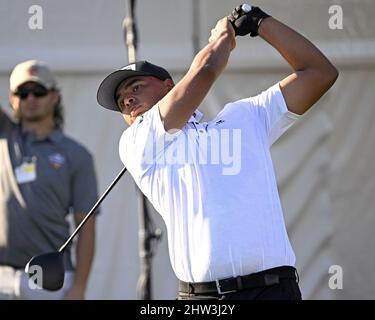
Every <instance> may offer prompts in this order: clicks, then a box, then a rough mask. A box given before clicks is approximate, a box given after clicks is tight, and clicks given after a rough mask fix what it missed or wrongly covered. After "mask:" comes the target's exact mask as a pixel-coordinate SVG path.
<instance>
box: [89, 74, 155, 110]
mask: <svg viewBox="0 0 375 320" xmlns="http://www.w3.org/2000/svg"><path fill="white" fill-rule="evenodd" d="M135 76H153V75H152V74H150V73H147V72H142V71H134V70H117V71H115V72H112V73H111V74H110V75H108V76H107V77H106V78H105V79H104V80H103V81H102V83H101V84H100V86H99V89H98V92H97V95H96V99H97V100H98V103H99V104H100V105H101V106H102V107H104V108H106V109H109V110H113V111H120V109H119V107H118V106H117V102H116V99H115V90H116V89H117V87H118V86H119V85H120V83H121V82H123V81H124V80H126V79H128V78H130V77H135Z"/></svg>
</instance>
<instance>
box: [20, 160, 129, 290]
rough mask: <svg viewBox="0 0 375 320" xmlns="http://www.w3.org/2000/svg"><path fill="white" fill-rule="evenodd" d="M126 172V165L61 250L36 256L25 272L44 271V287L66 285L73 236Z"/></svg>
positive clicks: (33, 273) (57, 287) (54, 288)
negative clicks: (66, 253)
mask: <svg viewBox="0 0 375 320" xmlns="http://www.w3.org/2000/svg"><path fill="white" fill-rule="evenodd" d="M125 172H126V167H124V168H123V169H122V170H121V171H120V173H119V174H118V175H117V177H116V178H115V179H114V180H113V182H112V183H111V185H110V186H109V187H108V188H107V190H106V191H105V192H104V193H103V195H102V196H101V197H100V198H99V200H98V201H97V202H96V203H95V205H94V206H93V207H92V209H91V210H90V212H89V213H88V214H87V215H86V216H85V218H84V219H83V220H82V221H81V223H80V224H79V225H78V227H77V228H76V229H75V230H74V232H73V233H72V235H71V236H70V237H69V239H68V240H66V242H65V243H64V244H63V245H62V246H61V248H60V249H59V251H57V252H50V253H45V254H42V255H39V256H34V257H32V258H31V259H30V261H29V262H28V263H27V265H26V267H25V272H26V273H28V275H29V277H30V278H31V277H32V276H34V275H35V274H36V273H38V272H40V271H42V274H41V275H42V277H41V279H42V281H41V284H42V288H43V289H45V290H50V291H56V290H59V289H61V288H62V286H63V285H64V274H65V267H64V259H63V253H64V250H65V249H66V247H67V246H68V245H69V243H70V242H71V241H72V240H73V238H74V237H75V236H76V235H77V233H78V232H79V230H80V229H81V228H82V226H83V225H84V224H85V222H86V221H87V219H89V218H90V216H91V215H92V214H93V213H94V212H95V211H96V209H97V208H98V206H99V205H100V204H101V203H102V201H103V200H104V198H105V197H106V196H107V195H108V193H109V192H110V191H111V190H112V188H113V187H114V186H115V184H116V183H117V182H118V181H119V180H120V178H121V177H122V175H123V174H124V173H125ZM35 280H36V279H35ZM36 284H37V285H38V284H39V283H36Z"/></svg>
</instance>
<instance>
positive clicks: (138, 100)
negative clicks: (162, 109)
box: [116, 76, 169, 125]
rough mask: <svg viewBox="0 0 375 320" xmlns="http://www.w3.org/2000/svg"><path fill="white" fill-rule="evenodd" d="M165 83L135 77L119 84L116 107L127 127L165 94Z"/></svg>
mask: <svg viewBox="0 0 375 320" xmlns="http://www.w3.org/2000/svg"><path fill="white" fill-rule="evenodd" d="M166 81H167V80H165V81H162V80H160V79H158V78H155V77H150V76H137V77H132V78H129V79H126V80H125V81H124V82H122V83H121V84H120V86H119V88H118V89H117V92H116V99H117V105H118V106H119V108H120V110H121V113H122V114H123V117H124V119H125V121H126V122H127V123H128V124H129V125H131V124H132V123H133V122H134V121H135V119H136V118H137V117H138V116H140V115H141V114H143V113H145V112H146V111H148V110H149V109H150V108H152V107H153V106H154V105H155V104H156V103H157V102H158V101H159V100H160V99H162V98H163V97H164V96H165V95H166V94H167V92H168V91H169V86H168V85H167V83H166Z"/></svg>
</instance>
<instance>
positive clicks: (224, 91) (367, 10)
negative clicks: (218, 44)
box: [0, 0, 375, 299]
mask: <svg viewBox="0 0 375 320" xmlns="http://www.w3.org/2000/svg"><path fill="white" fill-rule="evenodd" d="M109 3H110V4H109ZM33 4H35V1H31V0H22V1H11V0H3V1H1V2H0V28H1V30H3V32H1V34H0V43H1V48H0V61H1V64H0V103H1V104H2V106H3V107H5V108H7V105H8V102H7V96H8V76H9V73H10V71H11V69H12V68H13V66H14V65H15V64H17V63H18V62H20V61H22V60H27V59H30V58H37V59H41V60H45V61H46V62H48V63H49V64H50V65H51V66H52V67H53V69H54V70H56V72H57V76H58V80H59V83H60V87H61V88H62V93H63V97H64V104H65V111H66V123H67V125H66V132H67V133H68V134H70V135H71V136H73V137H75V138H77V139H79V140H80V141H81V142H83V143H84V144H85V145H86V146H87V147H88V148H89V150H90V151H91V152H92V153H93V154H94V156H95V164H96V168H97V171H98V180H99V184H100V185H99V190H100V193H102V192H103V191H104V190H105V189H106V187H107V186H108V185H109V184H110V182H111V181H112V179H113V178H114V177H115V175H116V174H117V172H119V171H120V169H121V167H122V165H121V163H120V160H119V157H118V149H117V148H118V140H119V138H120V135H121V132H122V131H123V130H124V128H125V124H124V123H123V121H122V119H121V117H120V116H119V115H118V114H116V113H114V112H109V111H107V110H104V109H102V108H100V107H99V106H98V105H97V103H96V98H95V95H96V89H97V87H98V85H99V83H100V81H101V80H102V79H103V78H104V76H105V75H106V74H108V73H109V72H110V71H112V70H113V69H115V68H117V67H118V66H120V65H124V64H125V63H126V61H127V54H126V47H125V45H124V43H123V34H122V28H121V25H122V20H123V17H124V15H125V1H122V0H112V1H110V2H109V1H100V0H80V1H73V0H66V1H63V2H62V1H57V0H53V1H52V0H49V1H47V0H41V1H38V4H39V5H40V6H41V7H42V8H43V14H44V16H43V18H44V23H43V29H42V30H30V29H29V27H28V20H29V18H30V16H31V14H29V13H28V9H29V7H30V6H31V5H33ZM237 4H238V2H237V1H233V0H230V1H224V0H220V1H219V0H189V1H186V0H159V1H150V0H148V1H147V0H144V1H142V0H139V1H138V6H137V18H138V27H139V37H140V46H139V54H138V57H139V58H144V59H149V60H151V61H153V62H155V63H158V64H162V65H164V66H166V67H167V68H169V69H170V70H171V71H172V73H173V76H174V78H175V80H178V79H179V78H180V77H181V75H182V74H183V73H184V72H185V71H186V70H187V68H188V67H189V65H190V62H191V60H192V58H193V56H194V52H195V51H196V50H197V49H198V48H201V47H202V46H203V45H204V44H205V43H206V41H207V39H208V36H209V31H210V29H211V28H212V27H213V26H214V25H215V23H216V20H217V19H218V18H219V17H221V16H224V15H226V14H228V13H229V11H230V10H231V9H232V8H233V7H234V6H236V5H237ZM335 4H339V5H341V7H342V9H343V14H344V15H343V29H342V30H340V29H339V30H331V29H330V28H329V26H328V20H329V18H330V14H329V12H328V10H329V7H330V6H331V5H335ZM257 5H259V6H261V7H262V8H263V9H264V10H265V11H267V12H269V13H270V14H271V15H273V16H275V17H276V18H279V19H280V20H281V21H283V22H285V23H286V24H288V25H290V26H292V27H294V28H296V29H297V30H298V31H300V32H301V33H302V34H304V35H305V36H307V37H308V38H309V39H311V40H312V41H313V42H314V43H315V44H316V45H317V46H318V47H319V48H320V49H321V50H323V51H324V52H325V53H326V54H327V55H328V56H329V57H330V58H331V59H332V61H333V62H334V63H335V65H336V66H337V67H338V68H339V70H340V77H339V79H338V81H337V82H336V84H335V85H334V87H333V88H332V89H331V90H330V91H329V93H328V94H327V95H325V96H324V97H323V99H321V100H320V102H319V103H317V104H316V105H315V107H314V108H313V109H312V110H311V111H310V112H308V113H307V114H306V115H305V116H304V117H303V118H302V119H301V120H300V121H299V123H298V124H296V126H295V127H293V128H292V129H291V130H290V131H289V132H288V133H287V134H286V135H284V136H283V138H282V139H280V141H278V142H277V143H276V145H274V146H273V149H272V153H273V159H274V164H275V167H276V173H277V178H278V184H279V190H280V194H281V200H282V204H283V208H284V212H285V218H286V221H287V226H288V232H289V235H290V238H291V241H292V245H293V247H294V249H295V251H296V256H297V266H298V268H299V270H300V276H301V287H302V293H303V296H304V298H311V299H326V298H327V299H335V298H347V299H374V298H375V278H374V277H373V270H374V268H375V259H374V253H373V249H372V248H373V247H374V246H375V237H374V236H373V231H372V230H373V229H374V226H375V214H374V207H375V197H374V196H373V195H374V194H375V179H374V178H375V176H374V175H375V170H374V169H375V168H374V164H375V161H373V157H374V153H375V151H374V150H375V148H374V143H375V142H374V141H375V129H374V126H373V124H372V122H373V121H374V119H375V108H374V100H375V97H374V90H373V84H374V83H375V31H374V30H375V20H374V19H373V17H374V14H375V3H374V2H373V1H372V0H361V1H354V0H342V1H334V0H332V1H326V0H318V1H316V0H314V1H313V0H303V1H299V0H298V1H297V0H288V1H276V0H269V1H260V0H259V1H257ZM289 72H290V70H289V67H288V66H287V64H286V63H285V62H284V61H283V60H282V58H280V57H279V55H278V54H277V53H276V52H275V50H274V49H272V48H271V47H270V46H268V45H266V44H265V43H264V42H263V41H262V40H261V39H249V38H248V37H245V38H241V39H239V41H238V43H237V48H236V49H235V52H234V53H233V54H232V56H231V59H230V62H229V65H228V67H227V69H226V72H225V74H223V76H222V77H221V78H220V79H219V80H218V81H217V83H216V84H215V86H214V88H213V90H212V91H211V93H210V95H209V96H208V97H207V98H206V99H205V101H204V104H203V106H202V111H204V114H205V118H206V119H209V118H210V117H212V116H213V115H215V114H216V113H217V112H218V111H219V110H217V109H216V108H217V106H219V105H222V104H223V102H226V101H229V100H232V99H237V98H243V97H244V96H248V95H251V94H256V93H258V92H260V91H262V90H263V89H265V88H266V87H268V86H269V85H271V84H273V83H275V82H276V81H278V80H280V79H281V78H282V77H284V76H286V75H287V74H288V73H289ZM8 111H9V109H8ZM134 190H135V187H134V184H133V183H132V181H131V178H130V176H129V175H125V176H124V177H123V179H122V180H121V181H120V182H119V184H118V185H117V186H116V187H115V189H114V190H113V191H112V193H111V194H110V195H109V196H108V198H107V199H106V200H105V202H104V203H103V206H102V214H101V216H100V217H99V218H98V224H97V231H98V232H97V234H98V237H97V251H96V258H95V262H94V266H93V270H92V274H91V277H90V283H89V288H88V293H87V297H88V298H90V299H135V298H136V282H137V277H138V274H139V260H138V240H137V239H138V234H137V228H138V217H137V203H136V194H135V191H134ZM153 217H154V219H155V222H156V224H157V225H159V226H160V227H161V228H164V226H163V223H162V221H161V219H160V218H159V216H157V215H153ZM331 265H340V266H341V267H342V269H343V275H344V277H343V289H342V290H331V289H329V287H328V280H329V276H330V275H329V274H328V269H329V267H330V266H331ZM153 287H154V288H153V289H154V290H153V291H154V298H158V299H173V298H174V295H175V293H176V288H177V281H176V279H175V277H174V275H173V273H172V270H171V268H170V264H169V259H168V253H167V243H166V236H165V233H164V237H163V240H162V242H161V244H160V245H159V246H158V251H157V254H156V256H155V260H154V263H153Z"/></svg>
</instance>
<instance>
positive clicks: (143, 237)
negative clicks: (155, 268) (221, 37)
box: [123, 0, 161, 300]
mask: <svg viewBox="0 0 375 320" xmlns="http://www.w3.org/2000/svg"><path fill="white" fill-rule="evenodd" d="M134 12H135V0H127V1H126V13H127V16H126V17H125V19H124V22H123V29H124V36H125V42H126V45H127V48H128V61H129V63H132V62H135V61H136V56H137V43H138V38H137V29H136V22H135V14H134ZM136 191H137V196H138V218H139V258H140V264H141V267H140V269H141V270H140V275H139V279H138V284H137V294H138V297H139V299H141V300H151V299H152V286H151V273H152V272H151V264H152V257H153V254H154V253H153V248H152V242H153V241H155V240H160V238H161V231H160V229H156V230H155V229H154V228H153V222H152V220H151V218H150V216H149V214H148V209H147V199H146V197H145V196H144V195H143V193H142V192H141V191H140V190H139V188H138V187H136Z"/></svg>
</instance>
